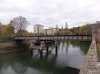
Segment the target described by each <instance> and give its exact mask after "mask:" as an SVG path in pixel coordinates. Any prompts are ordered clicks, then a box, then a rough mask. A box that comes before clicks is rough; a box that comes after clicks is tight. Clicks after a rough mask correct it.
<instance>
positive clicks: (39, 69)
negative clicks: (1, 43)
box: [0, 41, 90, 74]
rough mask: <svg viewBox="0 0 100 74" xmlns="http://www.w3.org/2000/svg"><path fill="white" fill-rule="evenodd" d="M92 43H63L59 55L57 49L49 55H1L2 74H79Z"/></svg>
mask: <svg viewBox="0 0 100 74" xmlns="http://www.w3.org/2000/svg"><path fill="white" fill-rule="evenodd" d="M89 45H90V42H84V41H83V42H79V41H71V42H68V41H61V42H59V43H58V53H57V54H55V48H52V47H50V48H49V50H52V51H51V53H50V54H49V55H46V54H45V51H44V52H43V53H44V54H43V57H42V58H40V56H39V54H38V51H37V50H34V51H33V54H31V53H30V52H28V51H27V52H16V53H4V54H0V74H79V70H80V67H81V66H82V64H83V62H84V61H83V60H84V58H85V56H86V53H87V51H88V48H89Z"/></svg>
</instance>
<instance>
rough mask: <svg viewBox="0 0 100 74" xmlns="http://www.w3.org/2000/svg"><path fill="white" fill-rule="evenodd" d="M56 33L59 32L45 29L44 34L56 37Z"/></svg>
mask: <svg viewBox="0 0 100 74" xmlns="http://www.w3.org/2000/svg"><path fill="white" fill-rule="evenodd" d="M56 32H57V29H56V28H49V29H44V34H46V35H54V34H55V33H56Z"/></svg>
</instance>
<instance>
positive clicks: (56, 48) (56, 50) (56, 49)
mask: <svg viewBox="0 0 100 74" xmlns="http://www.w3.org/2000/svg"><path fill="white" fill-rule="evenodd" d="M55 52H56V55H57V54H58V47H57V45H56V46H55Z"/></svg>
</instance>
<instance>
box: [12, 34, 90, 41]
mask: <svg viewBox="0 0 100 74" xmlns="http://www.w3.org/2000/svg"><path fill="white" fill-rule="evenodd" d="M14 40H83V41H91V40H92V36H91V35H66V36H17V37H14Z"/></svg>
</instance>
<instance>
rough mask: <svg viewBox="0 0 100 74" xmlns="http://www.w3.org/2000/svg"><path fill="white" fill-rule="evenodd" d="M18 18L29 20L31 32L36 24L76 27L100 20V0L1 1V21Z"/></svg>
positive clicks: (5, 22)
mask: <svg viewBox="0 0 100 74" xmlns="http://www.w3.org/2000/svg"><path fill="white" fill-rule="evenodd" d="M16 16H24V17H26V18H27V20H28V21H29V22H30V24H31V26H30V27H29V28H28V29H29V30H30V31H32V28H33V25H34V24H43V25H44V26H46V27H55V25H56V24H58V26H62V25H63V26H64V25H65V23H66V22H67V23H68V27H74V26H79V25H83V24H85V23H93V22H95V21H99V20H100V0H0V21H1V22H2V23H4V24H7V23H9V21H10V20H11V19H12V18H14V17H16Z"/></svg>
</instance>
